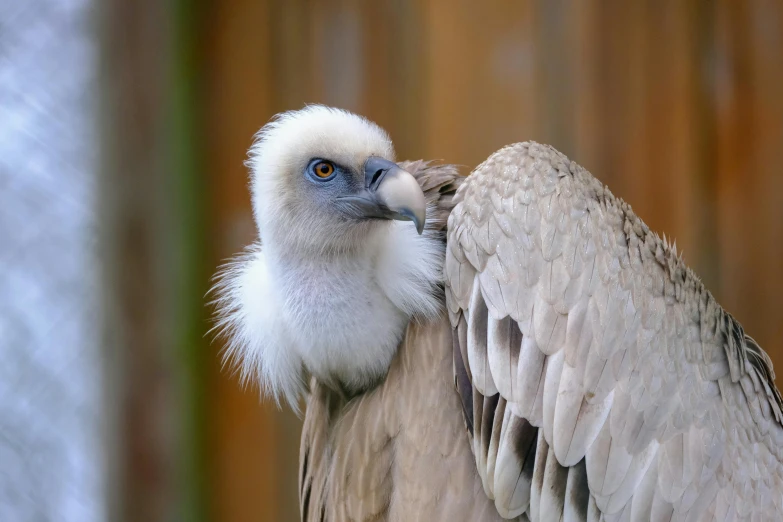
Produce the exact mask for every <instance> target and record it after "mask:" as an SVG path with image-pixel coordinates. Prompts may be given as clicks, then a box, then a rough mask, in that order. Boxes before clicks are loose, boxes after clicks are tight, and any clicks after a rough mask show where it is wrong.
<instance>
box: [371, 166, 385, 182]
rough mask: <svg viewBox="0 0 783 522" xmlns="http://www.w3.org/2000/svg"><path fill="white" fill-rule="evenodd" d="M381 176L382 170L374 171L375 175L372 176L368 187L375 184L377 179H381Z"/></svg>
mask: <svg viewBox="0 0 783 522" xmlns="http://www.w3.org/2000/svg"><path fill="white" fill-rule="evenodd" d="M381 174H383V170H382V169H378V170H376V171H375V174H373V175H372V180H370V186H374V185H375V182H376V181H378V178H380V177H381Z"/></svg>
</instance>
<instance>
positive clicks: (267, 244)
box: [215, 106, 444, 411]
mask: <svg viewBox="0 0 783 522" xmlns="http://www.w3.org/2000/svg"><path fill="white" fill-rule="evenodd" d="M370 156H377V157H382V158H385V159H387V160H390V161H393V159H394V151H393V149H392V145H391V142H390V141H389V138H388V136H387V135H386V133H385V132H384V131H383V130H382V129H380V128H379V127H378V126H377V125H375V124H374V123H372V122H369V121H368V120H366V119H364V118H361V117H359V116H356V115H354V114H351V113H349V112H346V111H342V110H337V109H332V108H328V107H324V106H308V107H306V108H305V109H303V110H300V111H295V112H288V113H284V114H282V115H279V116H278V117H277V118H276V119H275V120H273V121H272V122H271V123H269V124H267V125H266V126H265V127H264V128H263V129H262V130H261V131H260V132H259V134H258V136H257V140H256V142H255V144H254V145H253V147H252V148H251V151H250V160H249V161H248V166H249V167H250V170H251V190H252V195H253V211H254V217H255V221H256V225H257V227H258V231H259V236H260V241H259V242H258V243H257V244H255V245H253V246H251V247H250V248H249V249H248V251H247V252H246V253H245V254H243V255H241V256H240V257H238V258H237V259H236V260H234V261H232V262H230V263H228V264H227V265H225V266H224V267H223V270H222V271H221V273H220V275H219V281H218V283H217V284H216V285H215V292H216V294H217V299H216V303H217V307H218V317H219V319H218V324H217V326H216V328H217V329H218V330H219V331H220V332H222V333H224V334H225V335H226V337H227V338H228V347H227V352H226V357H227V358H229V359H232V360H233V361H234V362H235V363H236V364H237V366H238V368H239V370H240V372H241V376H242V379H243V381H245V382H258V383H259V384H260V385H261V387H262V389H263V390H264V391H265V392H266V393H268V394H269V395H271V396H273V397H274V398H275V399H276V400H277V401H278V403H279V402H280V400H281V399H282V400H285V401H286V402H288V403H289V404H290V405H291V406H292V407H293V408H294V409H295V410H297V411H298V399H299V397H300V396H301V394H302V393H303V391H304V390H305V388H306V384H305V383H306V379H307V376H308V375H314V376H315V377H316V378H318V379H320V380H321V381H323V382H324V383H326V384H327V385H330V386H333V387H336V388H341V389H347V390H349V391H358V390H361V389H364V388H366V387H368V386H371V385H373V384H374V383H375V382H377V381H378V380H379V379H380V378H382V377H383V376H384V375H385V374H386V371H387V370H388V368H389V364H390V363H391V359H392V357H393V356H394V353H395V352H396V349H397V346H398V344H399V342H400V340H401V338H402V336H403V334H404V332H405V328H406V327H407V324H408V322H409V321H410V320H411V318H413V317H418V318H421V319H428V318H433V317H436V316H437V315H438V314H439V313H440V312H441V307H442V304H441V299H440V295H439V287H440V284H441V281H442V266H443V255H444V254H443V246H442V239H441V238H440V237H438V234H437V233H436V232H433V231H431V230H428V229H426V228H425V231H424V234H422V235H418V234H417V233H416V229H415V227H414V225H413V223H412V222H409V221H388V220H377V219H376V220H364V221H350V220H345V219H342V218H341V217H340V216H339V215H338V213H337V211H336V210H335V209H334V208H333V207H332V206H331V201H332V200H331V199H330V196H329V195H328V193H326V192H324V190H323V189H324V187H321V186H320V185H318V184H314V183H312V182H308V181H307V180H306V173H305V171H306V169H307V168H308V164H310V163H311V162H312V161H313V159H325V160H329V161H333V162H334V163H335V164H339V165H342V166H345V169H344V173H343V174H344V175H345V176H346V177H347V178H349V179H350V177H351V176H356V177H359V176H361V172H362V171H361V168H362V166H363V165H364V162H365V161H366V160H367V158H368V157H370ZM331 190H339V189H331ZM325 194H326V195H325ZM428 212H429V209H428ZM262 245H263V246H262Z"/></svg>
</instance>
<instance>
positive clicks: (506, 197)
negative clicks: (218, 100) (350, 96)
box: [215, 105, 783, 522]
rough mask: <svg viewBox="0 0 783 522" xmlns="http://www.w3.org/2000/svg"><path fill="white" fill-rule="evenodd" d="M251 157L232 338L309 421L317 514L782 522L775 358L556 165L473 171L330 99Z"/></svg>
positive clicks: (517, 156)
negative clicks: (400, 146)
mask: <svg viewBox="0 0 783 522" xmlns="http://www.w3.org/2000/svg"><path fill="white" fill-rule="evenodd" d="M247 165H248V168H249V170H250V172H251V180H250V189H251V194H252V207H253V215H254V220H255V223H256V225H257V228H258V240H257V241H256V242H255V244H253V245H251V246H250V247H249V248H248V249H247V250H246V251H245V252H244V253H243V254H240V255H239V256H238V257H237V258H235V259H234V260H233V261H231V262H229V263H228V264H227V265H225V266H224V268H223V269H222V271H221V272H220V273H219V275H218V283H217V284H216V292H217V293H216V295H217V297H215V302H216V307H217V309H218V312H217V314H218V315H217V320H216V327H217V328H218V329H219V330H221V331H222V333H223V334H224V335H225V336H226V338H227V343H226V352H225V354H226V357H228V358H229V359H231V360H233V361H235V363H236V365H237V370H238V372H239V373H240V374H241V377H242V378H243V379H244V380H245V381H249V382H250V383H251V384H256V385H259V386H260V387H261V389H262V390H263V391H264V392H265V393H266V394H268V395H269V396H271V397H274V398H275V399H276V400H277V401H278V403H281V402H284V403H287V404H289V405H290V407H292V408H293V409H294V410H296V411H297V412H298V411H299V409H300V407H301V405H302V404H304V407H305V413H304V427H303V433H302V439H301V446H300V475H299V488H300V512H301V518H302V520H306V521H308V522H320V521H328V522H345V521H360V522H369V521H416V520H421V521H503V520H522V521H533V522H539V521H541V522H543V521H566V522H571V521H599V520H606V521H692V522H698V521H704V522H707V521H721V522H723V521H734V520H737V521H738V520H749V521H762V520H765V521H773V520H775V521H779V520H783V417H782V416H781V404H782V402H781V396H780V393H779V391H778V390H777V388H776V387H775V384H774V373H773V370H772V364H771V361H770V359H769V357H768V356H767V354H766V353H765V352H764V351H763V350H762V349H761V348H760V347H759V345H758V344H757V343H756V342H755V341H754V340H753V339H752V338H751V337H750V336H748V335H747V334H746V333H745V332H744V331H743V328H742V326H741V325H740V324H739V322H737V320H736V319H734V318H733V317H732V316H731V315H730V314H729V313H728V312H726V311H725V310H724V309H723V308H721V306H720V305H719V304H718V303H717V302H716V301H715V299H714V298H713V296H712V295H711V294H710V292H709V291H707V290H706V289H705V287H704V285H703V284H702V282H701V281H700V280H699V278H698V277H697V276H696V275H695V274H694V273H693V272H692V271H691V270H690V269H689V268H688V267H687V266H686V265H685V264H684V263H683V261H682V259H681V258H680V257H679V256H678V254H677V252H676V248H675V247H673V246H672V245H670V244H669V242H667V241H666V240H665V239H664V240H662V239H661V238H660V237H659V236H658V235H656V234H655V233H654V232H652V231H651V230H650V229H649V228H648V227H647V226H646V225H645V224H644V222H643V221H641V220H640V219H639V218H638V217H637V216H636V215H635V214H634V213H633V211H632V210H631V207H630V206H629V205H628V204H627V203H625V202H624V201H622V200H621V199H619V198H617V197H615V196H614V195H613V194H612V193H611V192H610V191H609V189H607V188H606V187H605V186H604V185H603V184H601V183H600V182H599V181H598V180H597V179H596V178H594V177H593V176H592V175H591V174H590V173H589V172H587V171H586V170H585V169H583V168H582V167H580V166H579V165H577V164H576V163H574V162H573V161H570V160H569V159H568V158H566V157H565V156H564V155H563V154H561V153H559V152H558V151H556V150H555V149H553V148H552V147H549V146H546V145H540V144H538V143H534V142H524V143H516V144H513V145H509V146H506V147H504V148H502V149H500V150H499V151H497V152H495V153H494V154H492V155H491V156H490V157H489V158H488V159H487V160H486V161H484V163H482V164H481V165H479V166H478V167H477V168H476V169H475V170H474V171H473V172H472V173H471V174H470V175H469V176H467V177H461V176H460V175H459V173H458V172H457V169H456V168H455V167H453V166H449V165H442V164H433V163H428V162H424V161H413V162H399V163H397V162H396V161H395V153H394V148H393V146H392V142H391V140H390V139H389V136H388V135H387V134H386V132H385V131H384V130H382V129H381V128H380V127H379V126H377V125H376V124H374V123H372V122H370V121H369V120H367V119H365V118H363V117H361V116H358V115H355V114H353V113H350V112H347V111H344V110H340V109H335V108H330V107H325V106H320V105H314V106H306V107H305V108H303V109H301V110H298V111H291V112H286V113H283V114H280V115H278V116H277V117H275V118H274V119H273V120H272V121H270V122H269V123H268V124H266V125H265V126H264V127H263V128H262V129H261V130H260V131H259V133H258V135H257V137H256V140H255V141H254V144H253V146H252V147H251V149H250V152H249V159H248V162H247Z"/></svg>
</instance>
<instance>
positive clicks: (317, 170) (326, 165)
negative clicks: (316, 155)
mask: <svg viewBox="0 0 783 522" xmlns="http://www.w3.org/2000/svg"><path fill="white" fill-rule="evenodd" d="M312 171H313V174H315V176H316V177H318V178H320V179H327V178H330V177H331V176H332V174H334V165H333V164H332V163H330V162H328V161H319V162H317V163H315V164H313V166H312Z"/></svg>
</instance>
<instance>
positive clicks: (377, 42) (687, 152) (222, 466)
mask: <svg viewBox="0 0 783 522" xmlns="http://www.w3.org/2000/svg"><path fill="white" fill-rule="evenodd" d="M114 1H115V3H120V2H119V0H114ZM147 3H154V2H147ZM176 4H177V5H178V10H177V13H178V14H177V15H176V16H175V17H174V20H173V22H172V23H173V24H174V25H177V24H180V25H181V24H183V23H184V24H185V25H186V26H187V27H189V28H190V29H189V31H186V34H185V37H184V42H185V45H186V49H188V51H187V52H184V53H183V52H179V53H177V52H175V53H174V57H175V58H174V60H175V61H176V60H179V61H183V60H184V61H185V62H186V65H184V66H182V67H181V68H179V69H176V67H175V70H177V71H179V72H178V75H177V78H178V79H179V82H180V84H182V83H184V84H185V85H188V86H189V87H188V88H185V89H184V91H183V90H182V89H180V90H176V89H175V92H174V94H173V96H174V97H177V96H179V95H181V94H182V93H183V92H184V95H185V96H186V97H187V100H188V103H189V105H187V107H190V110H192V111H193V112H194V114H192V115H190V117H183V116H182V115H181V114H180V117H179V120H178V121H179V126H175V129H178V131H177V132H179V133H181V134H182V133H184V134H186V135H187V136H191V137H192V136H194V135H195V136H196V137H195V138H193V139H192V140H191V142H190V143H192V144H195V145H194V146H192V147H191V148H190V149H189V151H190V156H189V157H190V158H191V159H189V160H187V161H186V160H185V159H182V158H181V161H180V163H179V164H180V165H182V164H184V165H186V167H187V168H189V169H191V170H189V171H187V170H186V172H192V173H193V175H194V176H198V179H199V180H200V181H199V183H198V184H196V185H193V184H192V183H191V185H190V187H191V189H193V187H194V186H197V187H201V189H200V190H203V197H201V198H195V199H193V201H196V202H197V204H199V205H201V206H200V207H199V208H201V211H202V212H201V213H200V217H199V218H198V219H195V220H191V221H189V222H190V223H200V224H201V225H200V226H203V227H204V228H203V231H202V233H203V234H205V236H204V237H203V238H202V243H201V245H202V248H201V250H200V251H201V252H202V253H203V254H204V256H205V258H206V259H207V261H206V262H205V265H206V266H205V268H204V270H203V272H204V274H207V273H211V272H213V271H214V269H215V267H216V266H217V264H218V263H219V262H220V260H222V259H225V258H227V257H229V256H231V255H233V254H234V253H237V252H239V251H240V250H241V249H242V248H243V247H244V246H245V245H246V244H248V243H249V242H250V241H252V239H253V238H254V234H255V231H254V226H253V223H252V219H251V212H250V206H249V195H248V192H247V171H246V169H245V167H244V166H243V160H244V159H245V157H246V151H247V149H248V147H249V146H250V144H251V142H252V137H253V134H254V133H255V132H256V131H257V130H258V129H259V128H260V127H261V126H262V125H263V124H264V123H265V122H266V121H267V120H268V119H269V118H270V117H271V116H272V115H274V114H275V113H277V112H279V111H283V110H288V109H297V108H300V107H302V105H303V104H304V103H307V102H321V103H327V104H332V105H336V106H340V107H344V108H347V109H350V110H353V111H357V112H359V113H361V114H364V115H366V116H367V117H369V118H370V119H372V120H374V121H376V122H377V123H379V124H380V125H381V126H383V127H385V128H386V129H387V130H388V131H389V132H390V134H391V136H392V138H393V140H394V141H395V144H396V147H397V152H398V157H400V158H408V159H415V158H428V159H443V160H445V161H448V162H451V163H457V164H461V165H463V166H464V167H463V171H464V173H465V174H467V173H468V172H470V169H471V168H473V167H474V166H476V165H477V164H478V163H479V162H481V161H482V160H483V159H485V158H486V157H487V156H488V155H489V154H490V153H492V152H493V151H495V150H496V149H498V148H500V147H501V146H503V145H505V144H508V143H512V142H517V141H522V140H536V141H540V142H545V143H549V144H552V145H554V146H555V147H556V148H558V149H559V150H561V151H562V152H564V153H565V154H567V155H568V156H569V157H571V158H572V159H574V160H576V161H577V162H579V163H580V164H582V165H583V166H585V167H586V168H587V169H588V170H590V171H591V172H592V173H593V174H594V175H596V176H597V177H598V178H599V179H601V180H603V181H604V182H605V183H606V184H608V185H609V187H610V188H611V190H612V191H613V192H614V193H615V194H617V195H619V196H621V197H623V198H624V199H626V200H627V201H628V202H630V203H631V205H632V206H633V208H634V209H635V210H636V211H637V213H638V214H639V215H640V216H641V217H642V218H643V219H644V220H645V221H646V222H647V223H648V224H649V225H650V226H651V227H652V228H653V229H654V230H657V231H658V232H660V233H665V234H666V236H667V237H670V238H674V239H676V242H677V245H678V247H679V249H680V251H682V252H684V257H685V259H686V261H687V262H688V264H690V265H691V266H692V267H693V268H694V269H695V270H696V272H697V273H698V274H700V275H701V276H702V278H703V280H704V282H705V284H706V285H707V286H708V288H710V289H711V290H712V292H713V293H714V294H715V295H716V297H717V298H718V300H719V302H721V303H722V304H723V306H724V307H725V308H726V309H727V310H729V311H730V312H731V313H733V314H734V315H735V316H736V317H737V318H738V319H739V320H740V321H741V322H742V324H743V325H744V326H745V328H746V330H747V331H748V332H749V333H750V334H751V335H753V336H754V337H755V338H756V339H757V340H758V341H759V343H760V344H761V345H762V346H763V347H764V348H765V349H766V350H767V351H768V352H769V353H770V354H771V356H772V358H773V360H774V361H775V362H776V365H777V367H778V368H783V306H781V304H780V298H781V296H783V270H781V269H782V268H783V261H782V260H783V2H780V1H774V0H768V1H762V0H758V1H755V0H754V1H747V2H738V1H737V2H735V1H732V0H718V1H715V2H708V1H675V0H669V1H663V2H661V1H652V0H651V1H645V2H642V1H639V2H625V1H619V0H618V1H598V0H590V1H578V0H571V1H562V0H558V1H549V0H536V1H533V2H520V1H502V2H500V1H499V2H492V3H479V2H472V1H467V0H458V1H451V0H421V1H414V0H398V1H392V0H384V1H377V2H362V1H360V0H340V1H338V0H325V1H304V0H221V1H214V0H201V1H200V2H198V9H197V10H195V11H192V10H191V9H193V8H192V7H191V4H190V3H189V2H186V1H185V0H180V1H179V2H177V3H176ZM490 6H491V7H490ZM140 16H149V15H146V14H142V15H140ZM183 20H184V22H183ZM122 23H124V19H123V20H122ZM120 25H122V24H120ZM148 25H150V26H151V27H153V28H152V29H146V28H145V26H144V25H143V24H142V25H140V26H139V27H140V28H139V29H138V31H140V33H139V34H141V35H142V37H141V38H139V45H140V46H141V47H144V46H147V49H148V51H149V48H150V46H154V42H155V39H149V40H148V39H145V38H147V36H148V34H149V31H152V32H154V31H159V32H158V33H157V34H159V35H160V31H163V30H164V29H162V27H164V26H161V25H160V24H148ZM122 27H123V29H122V30H127V31H134V26H130V28H129V29H128V28H126V26H124V25H123V26H122ZM138 31H137V32H138ZM172 34H179V35H180V37H179V38H180V40H178V41H179V43H180V45H182V40H183V37H182V31H180V32H179V33H178V32H176V31H174V32H173V33H172ZM175 47H176V46H175ZM180 50H181V48H180ZM131 54H132V53H131ZM154 54H155V51H154V47H153V51H152V52H151V54H150V53H149V52H148V53H147V54H144V53H140V54H139V56H141V57H142V58H144V57H148V56H153V55H154ZM134 63H136V64H137V65H138V64H140V63H142V62H139V61H138V60H137V61H135V62H134ZM175 65H176V64H175ZM138 67H139V68H140V69H144V67H142V66H141V65H139V66H138ZM147 69H148V70H149V68H147ZM128 81H132V80H128ZM175 83H176V82H175ZM182 107H183V106H180V112H182V111H184V110H185V109H182ZM194 129H195V130H194ZM194 158H195V159H194ZM193 190H195V189H193ZM194 281H195V282H194V284H195V286H197V287H198V289H199V290H203V289H206V287H207V286H208V282H207V280H206V276H205V277H204V280H194ZM187 295H190V294H187ZM192 295H196V293H195V292H194V293H192ZM206 327H207V326H206V323H204V322H199V323H198V326H195V327H194V328H196V329H197V330H199V334H201V333H203V331H205V330H206ZM191 338H197V336H196V337H191ZM194 349H195V348H194ZM199 349H203V350H204V351H203V353H204V355H203V358H202V359H201V360H202V361H203V364H204V365H205V366H204V368H205V371H204V372H202V373H199V372H198V371H194V372H192V375H193V376H195V377H194V378H197V380H196V381H193V382H195V384H194V385H193V386H197V387H198V389H199V390H200V397H202V398H203V400H202V401H201V402H199V404H200V406H199V408H200V410H199V413H198V414H197V415H196V414H194V415H195V416H196V417H197V418H198V419H201V420H200V421H199V422H196V423H195V424H193V426H201V427H202V428H203V429H205V430H206V431H205V433H204V436H203V438H197V442H196V447H197V449H196V450H194V451H197V452H199V455H201V457H198V456H196V457H193V458H192V459H191V460H195V461H197V462H200V464H199V466H198V467H199V469H201V470H202V471H201V472H202V473H203V474H204V478H203V479H202V480H195V481H191V482H190V483H191V484H192V487H193V488H196V489H197V490H198V491H200V492H201V493H200V494H201V495H202V496H204V497H205V499H204V500H202V501H201V504H200V505H201V506H202V507H203V508H204V509H205V510H206V512H205V514H204V515H203V516H200V517H199V518H202V519H203V518H207V519H212V520H220V521H225V522H240V521H242V522H244V521H259V520H270V521H272V520H274V521H288V520H296V519H297V517H298V510H297V507H296V506H297V502H296V481H297V476H296V475H297V453H298V430H299V423H298V421H297V420H296V419H295V418H293V417H292V416H291V415H290V414H289V413H286V412H282V413H281V412H279V411H277V410H276V409H275V408H274V407H273V406H271V405H268V404H260V403H259V399H258V395H257V393H256V392H255V391H252V390H242V389H241V388H240V387H239V385H238V383H237V380H236V379H235V378H234V377H233V376H231V375H230V374H229V373H228V372H227V371H224V370H222V369H221V365H220V359H219V357H218V355H217V352H218V349H219V346H215V345H212V346H210V347H208V348H206V347H202V348H199ZM144 353H148V352H144ZM199 375H202V377H198V376H199ZM198 379H200V380H198ZM779 382H780V379H779ZM192 389H193V388H191V390H192ZM137 414H138V412H137ZM198 441H201V442H198ZM140 501H141V502H143V500H140Z"/></svg>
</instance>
